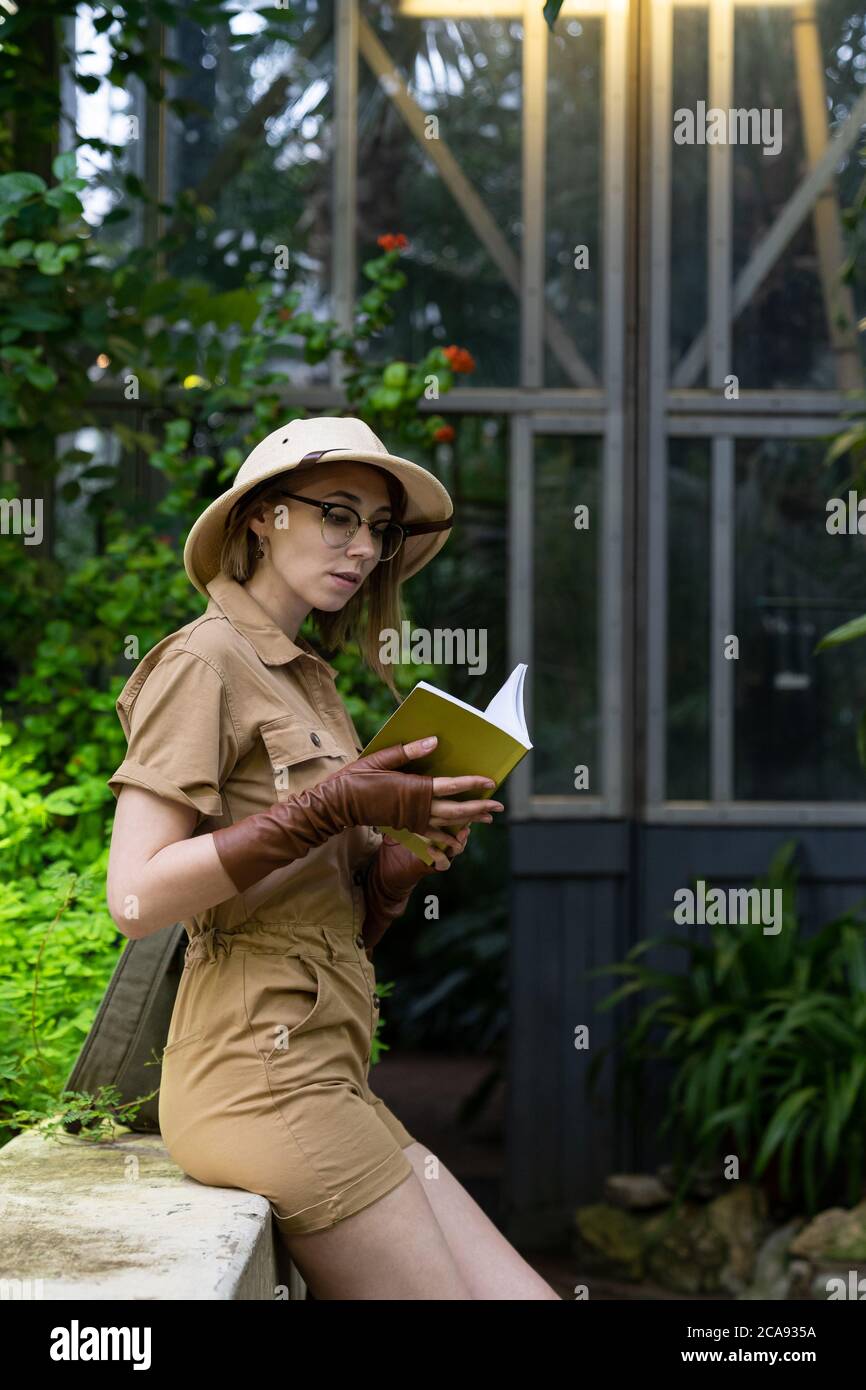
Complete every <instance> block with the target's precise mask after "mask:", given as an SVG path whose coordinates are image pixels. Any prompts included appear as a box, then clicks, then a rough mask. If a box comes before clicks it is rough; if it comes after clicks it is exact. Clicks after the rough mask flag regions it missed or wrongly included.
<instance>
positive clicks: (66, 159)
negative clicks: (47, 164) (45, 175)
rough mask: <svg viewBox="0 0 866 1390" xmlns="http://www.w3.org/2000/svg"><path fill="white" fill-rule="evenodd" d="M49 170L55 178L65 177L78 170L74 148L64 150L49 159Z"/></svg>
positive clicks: (71, 175) (61, 178)
mask: <svg viewBox="0 0 866 1390" xmlns="http://www.w3.org/2000/svg"><path fill="white" fill-rule="evenodd" d="M51 172H52V174H53V175H54V177H55V178H56V179H60V180H63V179H67V178H71V177H73V176H74V175H75V174H76V173H77V172H78V161H77V159H76V155H75V151H74V150H64V152H63V154H58V155H55V157H54V159H53V160H52V161H51Z"/></svg>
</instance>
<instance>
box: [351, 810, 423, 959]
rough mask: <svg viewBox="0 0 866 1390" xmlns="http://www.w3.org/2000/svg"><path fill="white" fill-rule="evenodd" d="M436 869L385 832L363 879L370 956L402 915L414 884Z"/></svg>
mask: <svg viewBox="0 0 866 1390" xmlns="http://www.w3.org/2000/svg"><path fill="white" fill-rule="evenodd" d="M435 872H436V870H435V869H433V868H431V866H430V865H429V864H425V863H424V860H423V859H419V858H418V856H417V855H416V854H413V853H412V851H411V850H408V849H406V847H405V845H401V844H400V843H399V842H398V841H397V840H392V838H391V836H390V835H385V836H383V838H382V843H381V845H380V846H379V848H378V849H377V851H376V853H375V854H374V855H373V858H372V860H371V861H370V865H369V868H368V870H367V875H366V878H365V879H364V900H365V903H366V912H365V915H364V925H363V927H362V929H361V930H362V935H363V937H364V945H365V947H366V951H367V955H368V956H370V955H372V952H373V947H374V946H375V945H376V943H377V942H378V941H380V940H381V938H382V937H383V936H384V935H385V932H386V931H387V930H388V928H389V927H390V925H391V923H392V922H396V921H397V919H398V917H402V916H403V914H404V912H405V911H406V908H407V907H408V906H409V899H410V898H411V896H412V890H413V888H414V887H415V885H416V884H417V883H418V882H419V881H420V880H421V879H422V878H423V877H424V876H425V874H431V873H435Z"/></svg>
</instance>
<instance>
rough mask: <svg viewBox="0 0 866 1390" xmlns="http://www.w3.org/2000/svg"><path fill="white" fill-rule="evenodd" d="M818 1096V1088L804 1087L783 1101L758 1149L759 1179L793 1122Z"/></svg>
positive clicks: (757, 1173) (756, 1160)
mask: <svg viewBox="0 0 866 1390" xmlns="http://www.w3.org/2000/svg"><path fill="white" fill-rule="evenodd" d="M817 1094H818V1087H817V1086H803V1087H802V1088H801V1089H800V1090H799V1091H795V1092H794V1094H793V1095H790V1096H786V1098H785V1099H784V1100H783V1101H782V1104H781V1105H780V1106H779V1108H778V1109H777V1111H776V1113H775V1115H774V1116H773V1118H772V1119H771V1121H770V1123H769V1124H768V1126H767V1129H766V1131H765V1133H764V1138H763V1141H762V1143H761V1147H760V1148H759V1149H758V1156H757V1158H756V1159H755V1175H756V1176H757V1177H759V1176H760V1175H761V1173H763V1171H764V1169H765V1168H766V1166H767V1164H768V1163H769V1161H770V1159H771V1158H772V1156H773V1152H774V1150H775V1149H776V1148H778V1146H779V1144H781V1143H782V1141H783V1139H784V1138H785V1135H786V1134H787V1133H788V1130H789V1127H790V1125H791V1123H792V1121H793V1120H794V1119H795V1117H796V1116H797V1115H798V1114H799V1113H800V1111H801V1110H803V1109H804V1108H805V1107H806V1106H807V1105H808V1104H809V1102H810V1101H811V1100H812V1099H813V1098H814V1097H815V1096H816V1095H817Z"/></svg>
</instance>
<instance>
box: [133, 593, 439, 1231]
mask: <svg viewBox="0 0 866 1390" xmlns="http://www.w3.org/2000/svg"><path fill="white" fill-rule="evenodd" d="M207 589H208V595H209V602H208V606H207V610H206V611H205V612H204V613H203V614H202V615H201V617H199V618H197V619H196V620H195V621H194V622H191V623H188V624H187V625H186V626H185V627H183V628H180V629H179V630H178V631H177V632H174V633H172V634H171V635H170V636H168V637H166V638H164V639H163V641H161V642H159V643H158V644H157V645H156V646H155V647H154V648H153V649H152V650H151V651H150V652H148V654H147V656H145V657H144V659H143V660H142V661H141V662H140V663H139V665H138V666H137V667H136V668H135V670H134V671H133V673H132V674H131V675H130V677H129V680H128V681H127V682H126V685H125V686H124V687H123V690H122V691H121V693H120V695H119V697H118V700H117V706H116V708H117V713H118V717H119V719H120V722H121V724H122V725H123V730H124V733H125V734H126V737H127V741H128V747H127V756H126V757H125V758H124V760H123V762H122V763H121V764H120V767H119V768H118V769H117V771H116V772H115V773H114V775H113V777H111V778H110V779H109V782H108V785H109V786H110V787H111V789H112V791H113V792H114V794H115V796H117V795H119V793H120V787H121V785H122V784H124V783H127V784H129V785H131V786H136V787H144V788H146V789H147V790H149V791H153V792H156V793H157V795H159V796H162V797H166V798H168V800H170V801H178V802H180V803H181V804H182V805H184V806H193V807H195V808H196V810H197V811H198V813H199V817H198V820H197V822H196V827H195V830H194V832H193V834H194V835H204V834H207V833H208V832H209V831H212V830H215V829H216V828H217V827H218V826H223V825H231V824H232V823H233V822H234V821H237V820H241V819H242V818H243V817H244V816H248V815H250V814H252V813H253V812H255V811H260V810H263V809H265V808H267V807H268V806H271V805H273V803H274V802H275V801H285V800H287V799H288V798H289V797H290V796H292V795H294V794H295V793H296V792H301V791H303V790H304V789H305V788H306V787H311V786H314V785H315V784H316V783H317V782H319V781H321V779H322V778H323V777H324V776H326V775H327V773H328V772H330V771H332V770H333V769H334V768H336V767H339V766H341V765H342V764H343V763H346V762H350V761H352V760H353V759H355V758H357V757H358V756H359V754H360V752H361V744H360V741H359V739H358V735H357V731H356V729H355V726H354V724H353V722H352V720H351V718H350V716H349V714H348V712H347V711H346V709H345V708H344V706H343V704H342V701H341V700H340V697H339V694H338V692H337V689H336V686H335V684H334V675H335V674H336V672H335V668H334V667H333V666H329V665H328V664H327V663H326V662H324V661H323V660H322V659H321V658H320V657H318V656H316V655H315V653H314V652H313V649H312V648H311V647H310V646H309V644H308V643H307V642H305V641H304V639H303V638H300V639H298V641H297V642H292V641H290V639H289V638H288V637H287V636H286V635H285V633H284V632H282V631H281V630H280V629H279V628H278V627H277V626H276V625H275V623H274V622H273V621H272V620H271V619H270V618H269V617H268V615H267V614H266V613H265V612H264V610H263V609H262V608H261V606H260V605H259V604H258V603H256V601H255V600H254V599H253V597H252V596H251V595H250V594H249V593H248V592H247V590H246V589H245V588H244V586H243V585H241V584H239V583H237V582H236V581H235V580H233V579H229V578H227V577H226V576H224V575H218V576H217V578H216V579H214V580H213V581H212V582H211V583H210V584H208V586H207ZM381 839H382V837H381V835H380V834H379V833H378V832H377V831H375V830H373V829H372V828H370V827H365V826H361V827H353V828H352V829H349V830H344V831H343V832H342V833H341V834H339V835H335V836H333V837H332V838H331V839H330V840H326V841H325V842H324V844H321V845H319V846H317V847H316V848H314V849H312V850H310V851H309V853H308V854H307V855H305V857H304V858H303V859H299V860H296V861H295V862H294V863H293V864H292V865H291V868H290V871H289V877H288V878H287V879H286V880H285V881H284V882H283V884H282V885H281V886H280V887H278V888H276V889H275V890H274V891H273V892H272V893H271V895H270V896H269V897H268V898H266V899H265V900H264V901H263V902H261V903H259V905H258V906H257V907H256V908H255V909H254V910H252V911H251V910H249V908H248V907H247V906H246V903H245V901H244V897H243V895H242V894H238V895H236V896H234V897H231V898H227V899H226V900H225V901H224V902H221V903H218V904H217V906H216V907H212V908H208V909H207V910H206V911H204V912H202V913H200V914H198V915H197V916H195V917H192V918H190V919H189V920H188V921H185V922H184V927H185V928H186V932H187V935H188V937H189V944H188V946H187V949H186V956H185V963H184V969H183V974H182V976H181V980H180V984H179V987H178V992H177V997H176V1000H175V1005H174V1012H173V1014H172V1018H171V1025H170V1028H169V1034H168V1042H167V1046H166V1048H165V1052H164V1055H163V1062H162V1080H161V1085H160V1095H159V1122H160V1129H161V1131H162V1137H163V1140H164V1142H165V1145H166V1148H167V1149H168V1152H169V1153H170V1154H171V1156H172V1158H173V1159H174V1160H175V1162H176V1163H177V1164H179V1166H180V1167H181V1168H182V1169H183V1170H184V1171H185V1172H186V1173H187V1174H189V1175H190V1176H191V1177H193V1178H196V1179H197V1180H198V1181H199V1182H202V1183H207V1184H209V1185H211V1186H215V1187H239V1188H244V1189H246V1190H248V1191H251V1192H257V1193H261V1194H262V1195H263V1196H265V1197H267V1198H268V1199H269V1201H270V1202H271V1203H272V1206H273V1208H274V1213H275V1216H276V1218H277V1226H278V1229H279V1230H280V1232H281V1234H282V1233H285V1234H294V1233H297V1232H305V1231H316V1230H320V1229H322V1228H323V1227H326V1226H331V1225H333V1224H334V1223H335V1222H337V1221H340V1220H342V1218H343V1217H346V1216H350V1215H351V1214H352V1212H356V1211H359V1210H360V1209H361V1208H362V1207H365V1206H368V1205H369V1203H371V1202H374V1201H375V1200H376V1199H377V1198H378V1197H382V1196H384V1194H385V1193H386V1192H388V1191H390V1189H391V1188H392V1187H396V1186H397V1184H398V1183H401V1182H403V1180H404V1179H405V1178H407V1177H408V1176H409V1174H410V1173H411V1172H412V1168H411V1165H410V1163H409V1160H408V1158H407V1157H406V1155H405V1153H403V1149H404V1148H405V1147H406V1146H407V1145H408V1144H411V1143H413V1142H414V1140H413V1137H412V1135H411V1134H410V1133H409V1132H408V1130H406V1129H405V1128H404V1126H403V1125H402V1124H401V1123H400V1121H399V1120H398V1119H396V1117H395V1116H394V1115H392V1114H391V1112H390V1111H389V1110H388V1109H387V1107H386V1106H385V1105H384V1104H383V1102H382V1101H381V1100H379V1099H378V1098H377V1097H376V1096H374V1095H373V1093H372V1091H371V1090H370V1087H369V1084H368V1076H369V1070H370V1045H371V1040H372V1036H373V1033H374V1031H375V1027H376V1022H377V1019H378V1008H379V999H378V997H377V995H376V977H375V972H374V969H373V965H372V963H371V961H370V960H368V958H367V955H366V952H365V949H364V939H363V936H362V935H361V928H362V925H363V921H364V912H365V904H364V890H363V887H362V886H361V882H360V879H361V871H362V869H363V868H364V866H365V865H366V864H367V863H368V861H369V860H370V859H371V858H372V856H373V854H374V853H375V852H376V849H377V848H378V845H379V844H380V843H381Z"/></svg>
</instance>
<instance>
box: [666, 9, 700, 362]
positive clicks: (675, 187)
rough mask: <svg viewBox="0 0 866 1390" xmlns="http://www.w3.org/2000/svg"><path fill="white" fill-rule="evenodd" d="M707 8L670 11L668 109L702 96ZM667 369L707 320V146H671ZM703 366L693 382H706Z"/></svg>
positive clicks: (688, 106)
mask: <svg viewBox="0 0 866 1390" xmlns="http://www.w3.org/2000/svg"><path fill="white" fill-rule="evenodd" d="M707 30H708V25H707V10H706V8H705V7H703V6H702V7H700V8H698V7H695V8H692V7H691V6H689V7H688V8H681V7H677V8H676V9H675V10H674V12H673V73H672V108H673V110H674V111H679V110H689V111H694V110H695V109H696V105H697V102H698V101H701V100H703V101H705V100H706V95H707ZM670 274H671V298H670V344H671V354H670V367H671V371H673V368H674V367H675V366H676V364H677V363H678V362H679V360H680V358H681V357H682V356H683V354H684V353H685V352H686V351H687V349H688V348H689V347H690V346H691V343H692V340H693V339H694V338H696V337H697V335H698V334H699V333H700V332H701V330H702V329H703V327H704V324H705V323H706V320H707V147H706V145H677V144H673V145H672V148H671V265H670ZM706 378H707V373H706V366H704V368H703V369H702V371H701V373H700V375H699V376H697V377H696V378H695V380H694V382H693V383H692V385H694V386H704V385H705V384H706Z"/></svg>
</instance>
